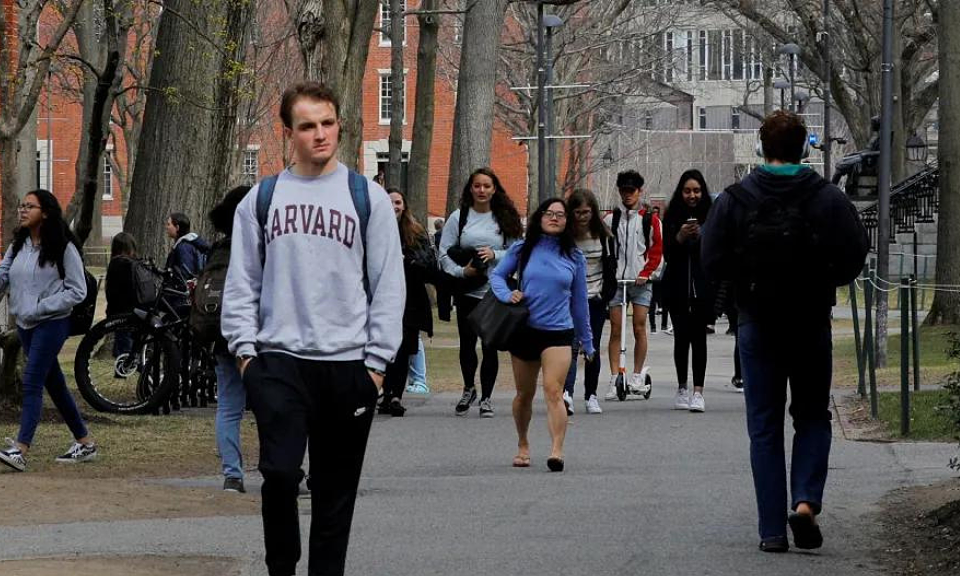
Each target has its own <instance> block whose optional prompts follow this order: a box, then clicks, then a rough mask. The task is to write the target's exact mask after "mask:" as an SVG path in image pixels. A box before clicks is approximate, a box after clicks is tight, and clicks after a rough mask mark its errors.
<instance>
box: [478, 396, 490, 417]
mask: <svg viewBox="0 0 960 576" xmlns="http://www.w3.org/2000/svg"><path fill="white" fill-rule="evenodd" d="M480 417H481V418H493V403H492V402H490V399H489V398H484V399H483V400H481V401H480Z"/></svg>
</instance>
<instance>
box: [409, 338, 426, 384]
mask: <svg viewBox="0 0 960 576" xmlns="http://www.w3.org/2000/svg"><path fill="white" fill-rule="evenodd" d="M407 379H408V380H409V381H411V382H413V383H417V382H422V383H424V384H426V383H427V354H426V352H424V350H423V338H421V337H417V353H416V355H415V356H411V357H410V374H409V376H408V377H407Z"/></svg>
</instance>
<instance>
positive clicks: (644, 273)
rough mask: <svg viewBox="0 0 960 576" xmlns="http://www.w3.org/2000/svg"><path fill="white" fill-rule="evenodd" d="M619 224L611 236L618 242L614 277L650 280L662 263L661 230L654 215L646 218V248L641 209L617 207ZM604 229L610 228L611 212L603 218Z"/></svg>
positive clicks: (611, 221) (642, 210) (644, 211)
mask: <svg viewBox="0 0 960 576" xmlns="http://www.w3.org/2000/svg"><path fill="white" fill-rule="evenodd" d="M620 212H621V214H620V222H619V224H618V226H617V230H613V233H614V234H616V236H617V241H618V243H619V246H618V250H617V278H618V279H621V280H627V279H631V278H638V277H643V278H647V279H649V278H650V275H651V274H653V273H654V271H656V269H657V268H658V267H659V266H660V262H661V261H662V260H663V228H662V226H661V225H660V218H659V217H658V216H657V215H656V214H652V215H651V219H650V245H649V246H647V240H646V238H644V234H643V215H644V214H646V210H645V209H644V208H642V207H641V208H640V209H639V210H628V209H627V207H626V206H623V205H621V206H620ZM603 221H604V222H605V223H606V225H607V226H608V227H611V228H612V226H613V213H612V212H611V213H610V214H607V216H606V217H605V218H604V219H603Z"/></svg>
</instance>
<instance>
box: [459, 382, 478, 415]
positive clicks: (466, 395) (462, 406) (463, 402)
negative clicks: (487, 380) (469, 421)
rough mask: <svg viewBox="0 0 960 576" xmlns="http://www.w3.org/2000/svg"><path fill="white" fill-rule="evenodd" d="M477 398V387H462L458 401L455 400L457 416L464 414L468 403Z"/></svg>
mask: <svg viewBox="0 0 960 576" xmlns="http://www.w3.org/2000/svg"><path fill="white" fill-rule="evenodd" d="M476 399H477V388H476V387H473V388H464V389H463V395H462V396H460V401H459V402H457V408H456V410H457V416H466V415H467V411H468V410H470V405H471V404H473V402H474V401H475V400H476Z"/></svg>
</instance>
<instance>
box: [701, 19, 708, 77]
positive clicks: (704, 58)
mask: <svg viewBox="0 0 960 576" xmlns="http://www.w3.org/2000/svg"><path fill="white" fill-rule="evenodd" d="M699 48H700V49H699V53H700V76H699V78H700V80H706V79H707V56H708V54H707V31H706V30H701V31H700V46H699Z"/></svg>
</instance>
